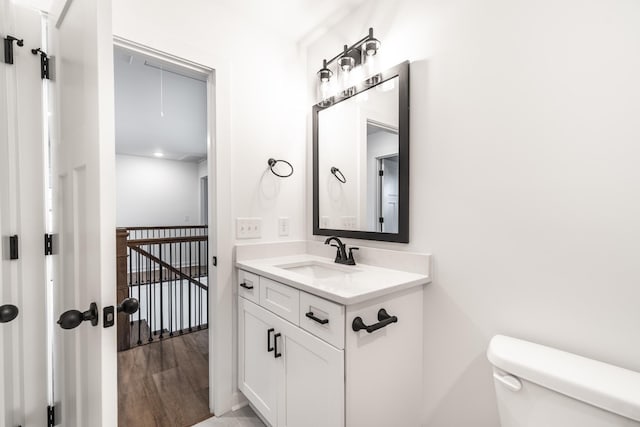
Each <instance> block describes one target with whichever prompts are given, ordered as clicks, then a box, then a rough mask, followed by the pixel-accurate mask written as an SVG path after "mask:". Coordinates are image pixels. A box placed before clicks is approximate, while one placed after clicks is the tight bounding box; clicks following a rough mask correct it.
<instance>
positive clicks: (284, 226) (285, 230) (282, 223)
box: [278, 217, 289, 236]
mask: <svg viewBox="0 0 640 427" xmlns="http://www.w3.org/2000/svg"><path fill="white" fill-rule="evenodd" d="M288 235H289V218H287V217H280V218H278V236H288Z"/></svg>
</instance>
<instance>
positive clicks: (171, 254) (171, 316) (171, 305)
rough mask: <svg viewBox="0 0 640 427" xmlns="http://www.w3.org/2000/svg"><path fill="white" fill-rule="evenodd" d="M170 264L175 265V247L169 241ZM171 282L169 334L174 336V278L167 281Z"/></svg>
mask: <svg viewBox="0 0 640 427" xmlns="http://www.w3.org/2000/svg"><path fill="white" fill-rule="evenodd" d="M169 265H170V266H172V267H173V247H172V246H171V243H169ZM171 275H172V276H175V275H174V274H173V272H172V273H171ZM167 283H168V284H169V336H170V337H172V336H173V322H172V320H173V286H172V285H173V283H174V281H173V280H169V281H168V282H167Z"/></svg>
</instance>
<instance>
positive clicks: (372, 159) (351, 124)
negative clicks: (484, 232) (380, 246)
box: [313, 62, 409, 243]
mask: <svg viewBox="0 0 640 427" xmlns="http://www.w3.org/2000/svg"><path fill="white" fill-rule="evenodd" d="M341 95H342V96H341V97H333V98H331V99H329V100H326V101H323V102H320V103H318V104H317V105H314V107H313V234H315V235H323V236H339V237H351V238H356V239H367V240H383V241H389V242H403V243H407V242H408V241H409V62H403V63H402V64H400V65H397V66H395V67H393V68H392V69H390V70H387V71H385V72H383V73H380V74H378V75H376V76H374V77H372V78H370V79H367V80H366V81H363V82H361V83H359V84H358V85H356V86H354V87H352V88H349V89H347V90H345V91H344V92H342V94H341Z"/></svg>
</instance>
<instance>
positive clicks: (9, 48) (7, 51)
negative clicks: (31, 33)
mask: <svg viewBox="0 0 640 427" xmlns="http://www.w3.org/2000/svg"><path fill="white" fill-rule="evenodd" d="M13 42H16V44H17V45H18V46H20V47H22V46H24V40H22V39H19V38H17V37H13V36H7V37H5V38H4V62H5V64H13Z"/></svg>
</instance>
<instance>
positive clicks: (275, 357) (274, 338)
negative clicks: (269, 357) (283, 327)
mask: <svg viewBox="0 0 640 427" xmlns="http://www.w3.org/2000/svg"><path fill="white" fill-rule="evenodd" d="M281 336H282V334H281V333H279V332H278V333H277V334H275V335H274V336H273V346H274V347H275V351H274V352H273V358H274V359H277V358H278V357H280V356H282V353H278V338H279V337H281Z"/></svg>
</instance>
